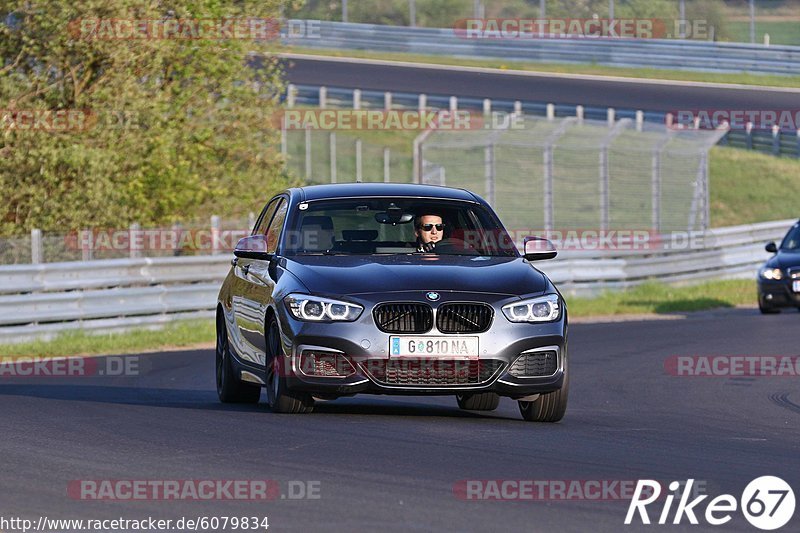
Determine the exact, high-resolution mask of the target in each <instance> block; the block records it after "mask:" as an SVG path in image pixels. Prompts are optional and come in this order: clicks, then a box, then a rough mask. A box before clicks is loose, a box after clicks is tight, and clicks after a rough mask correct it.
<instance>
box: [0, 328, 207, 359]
mask: <svg viewBox="0 0 800 533" xmlns="http://www.w3.org/2000/svg"><path fill="white" fill-rule="evenodd" d="M213 342H214V321H213V320H186V321H181V322H175V323H173V324H168V325H166V326H164V328H163V329H159V330H150V329H134V330H130V331H127V332H121V333H108V334H101V335H90V334H89V333H86V332H84V331H70V332H67V333H62V334H60V335H58V336H57V337H56V338H54V339H52V340H49V341H34V342H27V343H22V344H0V357H23V356H25V357H30V356H36V357H58V356H65V355H106V354H108V355H112V354H129V353H139V352H144V351H150V350H156V349H159V350H161V349H165V348H182V347H190V346H196V345H198V344H209V343H213Z"/></svg>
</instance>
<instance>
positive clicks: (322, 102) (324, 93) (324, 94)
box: [319, 85, 328, 109]
mask: <svg viewBox="0 0 800 533" xmlns="http://www.w3.org/2000/svg"><path fill="white" fill-rule="evenodd" d="M326 107H328V88H327V87H325V86H324V85H323V86H322V87H320V88H319V108H320V109H325V108H326Z"/></svg>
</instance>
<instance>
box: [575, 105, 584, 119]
mask: <svg viewBox="0 0 800 533" xmlns="http://www.w3.org/2000/svg"><path fill="white" fill-rule="evenodd" d="M583 114H584V110H583V106H582V105H577V106H575V116H576V117H577V118H578V122H583Z"/></svg>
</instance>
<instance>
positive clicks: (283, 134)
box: [281, 115, 289, 169]
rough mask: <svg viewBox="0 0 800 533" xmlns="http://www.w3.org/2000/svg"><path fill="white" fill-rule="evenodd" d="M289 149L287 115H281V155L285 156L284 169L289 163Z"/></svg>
mask: <svg viewBox="0 0 800 533" xmlns="http://www.w3.org/2000/svg"><path fill="white" fill-rule="evenodd" d="M288 151H289V144H288V140H287V139H286V115H283V116H281V156H283V167H284V169H285V168H286V166H287V165H288V158H287V157H286V156H287V153H288Z"/></svg>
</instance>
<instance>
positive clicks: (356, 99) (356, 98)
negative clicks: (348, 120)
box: [353, 89, 361, 110]
mask: <svg viewBox="0 0 800 533" xmlns="http://www.w3.org/2000/svg"><path fill="white" fill-rule="evenodd" d="M353 109H356V110H357V109H361V89H353Z"/></svg>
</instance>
